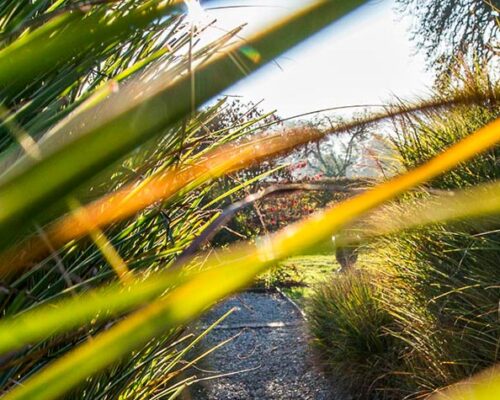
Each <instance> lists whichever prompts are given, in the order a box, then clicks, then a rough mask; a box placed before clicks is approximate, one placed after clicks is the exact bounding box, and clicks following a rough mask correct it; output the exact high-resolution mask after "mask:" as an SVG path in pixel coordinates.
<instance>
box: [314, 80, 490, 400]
mask: <svg viewBox="0 0 500 400" xmlns="http://www.w3.org/2000/svg"><path fill="white" fill-rule="evenodd" d="M465 83H466V85H464V86H465V87H466V90H474V91H476V92H479V91H483V92H484V91H488V92H490V93H495V89H494V87H495V86H494V84H493V83H491V81H490V80H489V79H488V77H487V76H486V75H485V74H478V75H476V76H474V77H473V79H471V80H468V81H466V82H465ZM499 113H500V108H499V106H498V102H497V99H496V97H494V96H493V97H491V99H490V100H489V101H487V102H485V103H484V104H482V105H475V106H470V107H453V108H452V109H450V110H449V111H447V112H444V113H442V112H439V113H436V112H435V111H433V110H430V111H428V112H424V113H422V114H420V115H418V116H405V117H403V118H396V119H395V120H394V123H395V127H396V134H395V135H394V136H393V143H394V147H395V149H396V151H397V154H398V156H399V161H400V165H402V167H403V168H405V169H408V170H411V169H413V168H416V167H417V166H418V165H421V164H422V163H425V162H427V161H428V160H429V159H431V158H432V157H433V156H435V155H436V154H439V153H440V152H441V151H442V149H443V148H444V147H446V146H448V145H449V144H451V143H456V142H457V141H459V140H461V139H462V138H464V137H466V136H467V135H468V134H469V132H470V131H472V130H474V129H475V127H477V126H481V125H483V124H485V123H488V122H489V121H491V120H494V119H495V118H497V117H498V115H499ZM498 152H499V148H498V146H494V147H492V148H491V149H490V150H489V151H487V152H485V153H483V154H482V155H480V156H478V157H476V158H475V159H474V160H472V161H470V162H466V163H463V164H461V165H459V166H457V167H456V168H454V169H453V170H452V171H450V172H449V173H446V174H443V175H441V176H440V177H438V178H436V179H433V180H432V181H430V182H428V183H427V184H426V185H425V186H424V187H422V188H421V190H419V191H417V192H413V193H409V194H407V195H405V196H404V197H403V198H402V199H400V200H399V201H398V202H394V203H392V204H389V205H387V206H385V207H383V208H382V209H381V210H379V211H378V212H377V213H375V214H374V215H372V219H371V220H370V217H368V219H367V220H366V221H365V223H366V227H370V226H372V227H375V228H376V227H377V226H379V227H380V226H381V225H380V224H382V225H383V224H384V223H386V224H387V221H391V220H392V221H395V220H397V219H398V218H399V217H400V216H405V215H406V213H407V212H408V210H411V209H417V205H418V204H422V201H424V202H425V201H426V200H429V199H432V197H433V196H435V195H437V196H442V201H443V203H442V204H443V205H444V206H445V207H446V206H449V207H453V198H454V196H455V195H454V193H455V192H456V191H457V190H460V189H467V188H470V187H472V186H473V185H476V184H477V183H479V182H483V183H491V182H495V181H496V179H497V178H498V174H499V173H500V168H499V164H498V159H499V157H498V156H499V153H498ZM447 198H448V200H447ZM474 201H476V202H479V203H480V202H481V201H482V200H481V198H477V197H476V198H471V199H470V202H471V204H472V202H474ZM430 204H432V203H430ZM409 215H410V216H409V217H408V216H407V217H405V219H403V220H405V221H406V223H407V225H408V226H409V227H412V229H410V230H408V231H405V232H400V231H398V232H397V233H392V234H389V235H386V236H379V237H376V238H374V239H373V240H372V241H370V242H369V243H367V244H366V245H364V246H362V250H361V251H363V254H364V256H363V257H362V258H360V260H361V261H360V263H359V264H358V268H359V269H360V270H361V271H363V274H364V273H367V274H372V275H373V276H375V277H376V279H373V280H370V283H369V285H370V287H371V290H372V296H370V297H369V298H368V297H367V298H365V299H364V302H363V304H359V301H358V300H357V299H355V298H353V297H351V296H347V297H346V298H345V299H344V300H343V302H346V303H352V304H350V307H354V306H355V305H356V307H357V308H358V309H360V310H369V309H373V307H374V304H375V305H376V309H377V310H379V313H381V314H382V315H386V316H387V318H385V319H382V318H379V319H373V318H371V319H370V318H366V319H359V318H358V316H357V315H356V314H355V313H352V312H351V313H346V312H344V310H340V309H339V308H338V307H334V306H333V304H338V303H339V298H341V297H342V298H343V296H342V294H341V293H342V291H343V289H341V288H340V289H339V288H338V286H339V283H336V282H335V283H332V284H331V285H327V287H325V288H321V289H319V291H318V292H317V293H316V295H315V296H314V298H313V300H312V302H311V307H310V315H311V318H312V326H313V333H314V335H315V341H316V344H317V346H318V347H319V348H320V351H321V354H322V355H323V356H324V359H325V364H326V365H327V367H328V368H329V369H332V370H335V371H336V375H337V374H339V375H341V376H342V375H343V373H344V372H345V374H346V375H347V376H349V375H351V376H353V377H354V378H355V380H356V381H358V382H362V384H361V385H360V387H362V388H363V390H359V387H356V386H352V387H351V389H352V390H353V391H354V392H355V393H356V396H358V398H370V396H376V398H379V397H380V398H388V399H390V398H395V399H396V398H403V397H404V398H420V397H422V396H424V397H425V396H427V395H429V394H430V393H432V392H433V391H435V390H437V389H439V388H442V387H446V386H449V385H451V384H453V383H455V382H458V381H460V380H461V379H464V378H467V377H469V376H471V375H472V374H474V373H476V372H478V371H481V370H482V369H484V368H486V367H489V366H492V365H494V364H495V363H496V362H498V360H499V353H498V343H499V341H500V321H499V319H498V298H499V296H500V291H499V288H498V266H499V265H500V252H499V249H500V248H499V240H500V236H499V234H498V230H497V229H496V228H497V227H498V218H496V217H494V216H489V217H483V218H480V219H474V220H470V219H469V220H462V221H456V222H454V223H448V224H443V223H442V222H439V223H433V224H431V225H429V226H427V227H424V226H419V218H420V219H421V220H423V219H424V218H425V216H424V213H422V214H418V212H416V213H415V214H411V212H410V214H409ZM464 215H466V213H465V214H464ZM384 221H385V222H384ZM378 224H379V225H378ZM403 225H404V224H403ZM401 226H402V225H401ZM382 231H383V229H382ZM389 231H390V229H389ZM339 279H340V280H341V281H343V280H345V279H346V278H345V277H340V278H339ZM329 303H331V304H332V305H330V306H329V307H328V306H325V304H326V305H328V304H329ZM326 310H329V311H328V312H327V311H326ZM321 313H322V314H321ZM318 314H321V315H322V318H321V319H318V317H317V315H318ZM339 319H340V320H346V319H347V321H348V323H349V324H350V325H351V326H352V328H351V329H350V330H345V329H343V330H341V329H340V328H339V327H336V329H337V330H338V331H339V334H338V335H337V337H338V338H339V339H338V340H337V341H327V340H325V335H327V334H329V333H330V332H331V331H332V327H331V325H328V323H327V321H328V320H332V321H336V320H339ZM367 321H369V322H373V326H372V329H370V330H366V329H365V327H366V324H367V323H368V322H367ZM333 330H334V329H333ZM353 332H355V333H353ZM374 334H375V335H376V337H377V338H378V339H379V340H385V341H386V342H387V343H390V345H388V346H387V347H386V348H384V349H383V352H382V354H381V353H380V350H379V349H378V348H369V347H368V346H365V347H364V349H365V352H364V354H363V358H359V357H358V353H357V352H356V351H355V348H354V346H349V347H347V344H348V343H350V341H353V340H362V341H365V342H367V343H369V342H372V341H373V340H374V339H373V335H374ZM334 336H335V335H334ZM340 338H341V339H340ZM347 360H348V361H347ZM373 360H376V361H373ZM346 363H351V364H352V365H348V366H345V367H344V366H343V365H344V364H346ZM368 366H369V367H368ZM360 371H361V372H360ZM343 380H346V381H348V382H349V379H343Z"/></svg>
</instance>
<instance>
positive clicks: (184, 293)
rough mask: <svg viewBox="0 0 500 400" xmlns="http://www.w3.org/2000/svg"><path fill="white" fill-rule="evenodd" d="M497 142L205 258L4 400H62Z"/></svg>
mask: <svg viewBox="0 0 500 400" xmlns="http://www.w3.org/2000/svg"><path fill="white" fill-rule="evenodd" d="M498 141H500V119H497V120H496V121H494V122H492V123H490V124H488V125H487V126H485V127H484V128H482V129H480V130H478V131H477V132H475V133H474V134H472V135H470V136H469V137H467V138H466V139H464V140H462V141H461V142H459V143H457V144H455V145H454V146H452V147H451V148H449V149H448V150H447V151H445V152H443V153H442V154H440V155H439V156H437V157H435V158H433V159H432V160H430V161H429V162H427V163H426V164H424V165H422V166H420V167H418V168H416V169H414V170H412V171H410V172H408V173H406V174H403V175H400V176H397V177H395V178H393V179H391V180H389V181H387V182H384V183H382V184H380V185H378V186H376V187H375V188H374V189H372V190H369V191H367V192H364V193H362V194H360V195H358V196H356V197H354V198H352V199H349V200H346V201H344V202H342V203H340V204H339V205H336V206H333V207H331V208H329V209H327V210H325V211H322V212H319V213H317V214H316V215H313V216H312V217H310V218H308V219H306V220H305V221H301V222H299V223H296V224H293V225H290V226H288V227H287V228H285V229H283V230H282V231H279V232H278V233H276V234H273V235H271V236H270V237H267V238H264V239H262V240H260V241H257V243H256V244H255V245H248V244H247V245H242V246H236V247H234V248H232V249H231V250H230V251H229V252H225V253H224V254H223V255H222V257H221V255H220V254H217V255H213V256H211V257H209V258H208V260H207V262H206V268H207V269H206V270H204V271H202V272H200V273H198V274H196V275H194V276H193V277H192V278H191V279H190V280H188V281H187V282H186V283H184V284H182V285H180V286H179V287H177V288H175V289H173V290H172V291H171V292H170V293H169V294H168V295H166V296H165V297H164V298H162V299H160V300H158V301H156V302H154V303H153V304H151V305H149V306H148V307H146V308H144V309H142V310H140V311H138V312H135V313H134V314H132V315H131V316H130V317H128V318H127V319H125V320H123V321H122V322H119V323H117V324H116V325H115V326H114V327H113V328H111V329H110V330H108V331H106V332H104V333H102V334H100V335H98V336H97V337H95V338H94V339H93V340H92V341H88V342H86V343H85V344H83V345H81V346H80V347H78V348H76V349H75V350H73V351H71V352H70V353H68V354H67V355H65V356H64V357H62V358H60V359H58V360H57V361H55V362H54V363H53V364H51V365H49V366H48V367H46V368H44V369H43V370H41V371H40V373H38V374H37V375H35V376H33V377H32V378H30V379H28V380H26V381H25V382H24V385H23V386H19V387H17V388H15V389H14V390H12V391H11V392H10V393H8V394H7V395H6V396H5V398H6V399H31V398H37V399H52V398H55V397H57V396H59V395H61V394H63V393H64V392H65V391H67V390H69V389H70V388H71V387H73V386H74V385H76V384H77V383H79V382H81V381H82V380H84V379H85V378H86V377H87V376H89V375H91V374H94V373H96V372H97V371H99V370H101V369H103V368H105V367H106V366H108V365H110V364H111V363H113V362H114V361H116V360H117V359H119V358H120V357H122V356H124V355H125V354H127V353H128V352H129V351H131V350H133V349H135V348H138V347H140V346H141V345H143V344H144V343H146V342H147V341H148V340H150V338H152V337H154V336H156V335H160V334H162V333H164V332H165V331H168V330H169V329H174V328H175V327H178V326H180V325H182V324H185V323H186V322H188V321H190V320H191V319H193V318H194V317H196V316H198V315H199V314H200V313H202V312H203V311H204V310H206V309H207V308H208V307H209V306H211V305H212V304H213V303H214V302H216V301H217V300H220V299H222V298H224V297H225V296H227V295H229V294H231V293H233V292H234V291H236V290H238V289H241V288H242V287H244V286H245V285H247V284H249V283H250V282H251V280H252V279H253V278H254V277H255V276H256V275H257V274H259V273H261V272H263V271H264V270H265V269H266V268H267V267H269V266H270V265H273V264H274V263H276V262H277V261H279V260H281V259H283V258H285V257H288V256H291V255H294V254H297V253H300V252H302V251H304V250H307V249H308V248H311V247H313V246H315V245H316V244H318V243H321V242H322V241H324V240H325V239H327V238H329V237H330V236H331V234H332V233H335V232H336V231H338V230H339V229H341V228H342V227H343V226H345V225H346V224H348V223H349V222H351V221H352V220H354V219H356V218H358V217H360V216H362V215H364V214H365V213H367V212H368V211H370V210H372V209H373V208H375V207H377V206H379V205H380V204H383V203H384V202H387V201H389V200H392V199H394V198H395V197H396V196H398V195H400V194H402V193H403V192H405V191H407V190H409V189H411V188H413V187H415V186H417V185H420V184H422V183H424V182H426V181H428V180H430V179H432V178H435V177H436V176H438V175H440V174H442V173H444V172H446V171H448V170H450V169H451V168H453V167H455V166H457V165H458V164H460V163H461V162H464V161H467V160H469V159H471V158H472V157H474V156H475V155H477V154H478V153H480V152H482V151H484V150H486V149H488V148H490V147H491V146H493V145H495V144H496V143H497V142H498ZM221 259H222V260H224V261H223V262H222V263H221V261H220V260H221Z"/></svg>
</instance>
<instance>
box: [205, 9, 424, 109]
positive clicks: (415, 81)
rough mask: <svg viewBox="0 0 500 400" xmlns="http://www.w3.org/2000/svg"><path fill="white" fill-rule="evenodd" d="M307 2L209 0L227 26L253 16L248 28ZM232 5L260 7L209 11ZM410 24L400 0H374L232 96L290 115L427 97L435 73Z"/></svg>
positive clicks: (245, 83)
mask: <svg viewBox="0 0 500 400" xmlns="http://www.w3.org/2000/svg"><path fill="white" fill-rule="evenodd" d="M202 4H203V2H202ZM301 4H302V5H303V4H306V1H297V0H286V1H284V0H282V1H277V0H225V1H222V0H221V1H217V2H214V1H212V2H210V3H209V4H207V12H208V13H209V16H210V18H211V19H212V18H217V24H216V26H217V27H220V28H223V29H230V28H232V27H234V26H237V25H239V24H241V23H244V22H247V23H248V28H247V30H246V31H245V32H247V33H248V32H250V31H251V30H254V29H257V28H258V27H259V26H262V25H263V24H266V23H269V22H270V21H272V20H273V19H276V18H278V17H279V16H280V15H282V14H283V13H287V12H290V11H291V10H292V9H293V7H297V6H300V5H301ZM227 5H233V6H235V5H238V6H239V5H243V6H252V7H250V8H248V7H245V8H238V7H235V8H230V9H225V10H221V9H217V10H210V9H209V8H213V7H214V6H227ZM284 5H285V6H286V7H285V6H284ZM408 23H409V21H407V20H401V18H400V17H399V16H398V15H397V14H396V12H395V11H394V0H375V1H372V2H371V3H369V4H368V5H366V6H364V7H363V8H362V9H360V10H358V11H357V12H355V13H353V14H351V15H350V16H348V17H346V18H344V19H343V20H341V21H339V22H337V23H335V24H334V25H332V26H331V27H329V28H328V29H326V30H325V31H323V32H322V33H320V34H319V35H316V36H315V37H313V38H311V39H310V40H308V41H307V42H305V43H304V44H302V45H300V46H299V47H296V48H295V49H292V50H291V51H289V52H288V53H286V54H284V55H283V56H281V57H280V58H279V59H278V60H277V63H278V64H279V66H278V65H276V64H274V65H268V66H266V67H265V68H263V69H262V70H260V71H259V72H257V73H256V74H254V75H252V76H251V77H249V78H247V79H245V80H244V81H243V82H240V83H239V84H237V85H236V86H234V87H232V88H231V89H229V90H228V91H226V92H225V94H231V95H242V96H244V98H245V99H248V100H253V101H259V100H261V99H264V100H265V102H264V103H263V105H264V107H265V108H266V109H278V111H279V114H280V115H281V116H282V117H287V116H291V115H295V114H299V113H304V112H309V111H314V110H318V109H323V108H328V107H336V106H344V105H352V104H374V103H375V104H379V103H381V102H384V101H385V102H388V101H390V99H391V96H393V95H397V96H398V97H400V98H405V99H408V98H409V99H412V98H415V97H416V96H424V95H425V94H426V93H428V92H429V90H428V88H429V87H430V85H431V76H430V74H428V73H426V72H425V69H424V59H423V56H422V55H421V54H414V52H415V50H414V48H413V47H412V43H411V42H410V40H409V34H408V32H407V30H408Z"/></svg>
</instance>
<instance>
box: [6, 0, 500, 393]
mask: <svg viewBox="0 0 500 400" xmlns="http://www.w3.org/2000/svg"><path fill="white" fill-rule="evenodd" d="M363 3H364V1H361V0H359V1H358V0H356V1H355V0H349V1H344V0H338V1H335V2H332V1H326V0H320V1H317V2H313V3H311V4H308V5H307V6H305V7H303V8H301V9H299V10H298V11H297V12H295V13H293V14H291V15H289V16H288V17H285V18H284V19H283V20H281V21H277V22H276V23H275V24H273V25H271V26H269V27H267V28H266V29H264V30H262V31H260V32H257V33H255V34H254V35H252V36H251V37H249V38H248V39H247V40H245V41H244V42H236V43H234V44H230V42H231V41H232V39H233V38H234V36H235V35H236V34H237V32H238V30H235V31H233V32H229V33H228V34H227V35H225V36H223V37H222V38H221V39H220V40H218V41H215V42H214V43H211V44H208V45H206V46H204V47H197V46H196V43H195V40H193V39H194V37H193V35H195V33H196V32H198V30H197V29H195V27H193V26H191V25H185V24H184V17H183V15H182V14H183V11H182V7H181V6H182V2H180V1H177V0H172V1H162V2H157V1H154V0H148V1H146V0H144V1H140V2H137V1H129V0H122V1H116V2H115V1H112V2H108V1H105V2H101V1H95V2H90V3H88V4H87V3H85V4H83V5H82V4H76V5H75V4H73V3H71V2H68V1H64V0H57V1H51V0H42V1H38V2H24V3H19V2H12V1H11V2H5V3H2V5H1V6H0V12H1V13H2V18H1V19H0V21H1V22H0V23H1V26H2V33H3V36H2V47H1V49H0V90H1V96H2V100H3V103H4V107H5V110H4V111H5V112H4V113H3V125H2V129H3V132H2V138H3V139H2V140H3V141H2V149H3V152H2V153H3V154H2V156H3V162H4V164H3V165H5V166H6V168H5V169H4V172H3V173H2V175H1V176H0V204H2V207H1V209H0V249H1V250H2V251H3V253H2V254H1V255H0V276H1V277H2V279H4V280H5V284H4V285H5V287H4V290H3V291H2V292H3V298H2V301H3V302H2V306H3V308H2V314H3V316H4V318H2V320H1V321H0V348H1V349H2V352H3V356H2V357H3V359H2V361H4V370H3V375H2V378H1V379H2V384H3V385H2V386H3V390H4V391H5V392H6V393H5V396H4V397H5V398H6V399H32V398H37V399H52V398H57V397H61V396H64V395H67V396H70V398H71V397H73V398H74V397H83V398H85V397H87V398H93V397H94V396H95V394H96V393H99V394H98V395H99V396H101V397H102V398H117V397H118V398H120V396H121V397H123V398H125V397H126V398H147V397H150V398H174V397H176V396H178V395H179V393H180V391H181V390H182V389H183V387H184V385H185V384H188V383H189V381H190V380H189V378H188V380H184V381H182V380H181V381H177V382H173V381H172V380H171V379H172V374H174V375H175V376H176V377H180V376H181V373H182V372H183V369H182V367H179V364H178V363H179V361H180V360H181V359H182V358H183V357H184V356H185V354H186V352H185V350H186V349H188V348H190V347H192V346H193V345H195V344H196V343H197V340H199V339H194V340H193V341H191V342H190V344H187V341H185V342H181V343H180V349H177V348H176V349H175V350H174V349H173V347H172V346H173V345H174V344H173V343H172V340H173V339H174V338H177V337H178V336H177V335H178V334H180V332H182V329H183V327H185V325H186V324H187V323H188V322H189V321H191V320H192V319H193V318H195V317H197V316H198V315H200V314H201V313H202V312H203V311H205V310H206V309H207V308H208V307H210V306H211V305H212V304H214V303H215V302H216V301H218V300H220V299H222V298H224V297H225V296H227V295H229V294H231V293H232V292H234V291H236V290H239V289H241V288H243V287H245V286H246V285H248V284H249V283H250V282H251V281H252V279H254V277H255V276H256V275H258V274H259V273H261V272H263V271H265V270H266V269H268V268H269V267H271V266H272V265H274V264H275V263H276V262H277V261H279V260H281V259H284V258H287V257H289V256H291V255H293V254H295V253H300V252H305V251H308V250H311V249H314V248H315V247H316V246H317V245H319V244H321V243H322V242H324V241H325V240H329V238H330V237H331V235H332V233H334V232H336V231H338V230H339V229H341V228H342V227H344V226H345V225H347V224H349V223H351V222H352V220H353V219H355V218H358V217H359V216H361V215H363V214H365V213H367V212H368V211H370V210H372V209H373V208H375V207H378V206H380V205H381V204H383V203H385V202H387V201H389V200H392V199H394V198H396V197H397V196H399V195H401V194H403V193H405V192H406V191H407V190H409V189H412V188H414V187H415V186H417V185H419V184H422V183H424V182H426V181H428V180H430V179H432V178H435V177H437V176H438V175H440V174H442V173H444V172H446V171H448V170H450V169H451V168H453V167H455V166H456V165H457V164H460V163H462V162H464V161H467V160H469V159H471V158H472V157H474V156H476V155H477V154H478V153H481V152H483V151H485V150H487V149H488V148H490V147H491V146H493V145H494V144H496V143H497V142H498V141H499V140H500V128H499V127H500V122H499V121H494V122H492V123H490V124H488V125H486V126H483V127H480V129H478V130H477V131H476V132H475V133H473V134H471V135H470V136H468V137H466V138H464V139H463V140H462V141H460V142H458V143H456V144H453V145H452V146H451V147H450V148H449V149H448V150H447V151H445V152H444V153H442V154H439V155H437V156H436V157H435V158H434V159H433V160H431V161H430V162H429V163H427V164H425V165H423V166H420V167H418V168H415V169H414V170H412V171H409V172H407V173H405V174H403V175H401V176H399V177H397V178H394V179H392V180H389V181H387V182H384V183H382V184H380V185H378V186H377V187H375V188H374V189H373V190H370V191H366V192H364V193H362V194H360V195H358V196H356V197H354V198H352V199H349V200H346V201H343V202H341V203H339V204H337V205H335V206H332V207H329V208H327V209H326V210H324V211H320V212H318V213H316V214H315V215H314V216H313V217H310V218H307V219H305V220H303V221H300V222H297V223H295V224H290V225H289V226H287V227H286V228H285V229H282V230H280V231H278V232H276V233H274V234H273V235H270V236H269V237H266V238H264V239H260V240H257V241H256V242H255V243H246V244H242V245H238V246H231V247H230V248H229V249H228V250H227V251H225V252H222V253H220V252H216V253H214V254H201V257H194V258H193V259H190V260H187V261H186V260H185V259H182V257H180V259H181V260H182V262H177V263H176V256H177V255H178V254H180V253H182V251H183V249H185V248H186V246H187V245H188V244H189V242H190V241H191V240H192V239H193V237H195V236H199V235H200V234H201V233H202V232H204V229H205V227H206V226H207V225H208V224H209V222H210V220H211V218H213V214H212V209H211V208H210V207H211V206H212V205H215V204H216V203H218V201H219V200H220V197H221V196H219V197H217V199H214V201H209V202H207V203H203V201H204V200H203V199H204V198H205V197H206V195H207V193H208V192H209V191H210V187H211V182H213V180H214V179H216V178H219V177H221V176H223V175H225V174H227V173H230V172H234V171H236V170H240V169H244V168H246V167H248V166H249V165H252V164H255V163H258V162H260V161H262V160H264V159H266V158H269V157H271V156H276V155H281V154H283V153H284V152H287V151H291V150H292V149H293V148H295V147H297V146H299V145H303V144H305V143H308V142H310V141H314V140H319V139H321V138H323V137H324V136H325V134H326V133H325V132H320V131H318V130H315V129H299V130H289V131H288V132H281V133H276V132H266V133H262V134H261V135H259V136H253V137H252V138H251V139H250V140H243V139H241V140H239V134H240V133H242V132H243V131H242V130H238V129H236V131H231V130H230V131H229V133H228V131H227V130H225V129H224V130H223V131H222V132H220V131H219V132H206V131H205V130H204V129H203V126H204V125H205V124H206V123H208V122H209V121H210V120H211V119H212V118H213V117H214V115H216V114H217V110H218V109H219V107H220V106H221V104H217V105H214V106H213V107H210V108H209V109H208V110H205V111H204V112H201V113H198V112H196V110H197V109H198V108H199V107H200V106H201V105H202V104H205V103H206V102H207V101H208V100H210V99H212V98H213V97H214V96H216V95H217V94H218V93H220V92H221V91H222V90H224V89H226V88H227V87H228V86H230V85H232V84H233V83H235V82H236V81H238V80H239V79H241V78H242V77H244V76H246V75H248V74H249V73H251V72H253V71H255V70H257V69H258V68H259V67H261V66H262V65H263V64H265V63H267V62H270V61H272V60H273V59H274V58H275V57H276V56H278V55H279V54H281V53H282V52H283V51H285V50H287V49H288V48H290V47H292V46H294V45H296V44H298V43H299V42H301V41H303V40H304V39H306V38H308V37H310V36H311V35H313V34H314V33H316V32H318V31H319V30H320V29H322V28H323V27H325V26H327V25H328V24H330V23H331V22H333V21H335V20H337V19H339V18H341V17H342V16H344V15H346V14H347V13H349V12H350V11H352V10H354V9H355V8H357V7H358V6H360V5H361V4H363ZM12 65H15V66H16V68H13V67H12ZM95 71H98V72H97V73H96V72H95ZM110 78H114V79H110ZM117 82H121V83H119V84H118V85H117ZM483 100H484V99H483ZM477 101H478V99H477V98H475V97H471V96H469V95H467V94H466V95H464V96H461V95H460V96H457V97H455V98H447V99H444V100H438V101H437V102H428V103H420V104H416V105H413V106H410V107H408V108H407V109H405V110H390V112H387V111H386V112H384V113H381V114H379V115H374V116H370V117H367V118H366V122H375V121H379V120H381V119H384V118H387V116H388V115H394V114H395V113H396V114H397V113H408V112H410V111H411V109H412V110H413V112H418V111H422V110H425V109H431V108H432V109H435V110H438V109H440V110H442V109H444V108H445V107H449V106H450V105H454V104H457V103H461V104H469V105H470V104H471V103H474V102H477ZM359 123H360V122H359V121H354V122H352V124H351V126H350V127H351V128H352V127H354V126H357V125H359ZM335 130H337V131H346V130H349V123H346V124H342V125H340V126H338V127H335ZM333 131H334V130H332V132H333ZM332 132H329V133H332ZM10 135H12V136H13V139H11V138H10ZM240 187H241V185H240ZM232 190H237V189H236V188H233V189H232ZM225 194H230V192H226V193H225ZM225 194H224V195H225ZM215 200H217V201H215ZM208 204H209V205H210V206H209V205H208ZM496 211H498V209H497V210H496ZM86 236H88V237H90V238H91V239H92V242H93V243H90V242H86V241H85V237H86ZM9 246H10V247H9ZM177 260H179V258H178V259H177ZM168 267H169V268H168ZM214 283H217V284H214ZM96 285H100V286H98V287H97V288H95V286H96ZM178 344H179V343H178ZM111 376H112V378H110V377H111ZM111 379H112V380H111ZM179 379H182V378H179ZM19 383H21V384H19Z"/></svg>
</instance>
